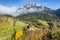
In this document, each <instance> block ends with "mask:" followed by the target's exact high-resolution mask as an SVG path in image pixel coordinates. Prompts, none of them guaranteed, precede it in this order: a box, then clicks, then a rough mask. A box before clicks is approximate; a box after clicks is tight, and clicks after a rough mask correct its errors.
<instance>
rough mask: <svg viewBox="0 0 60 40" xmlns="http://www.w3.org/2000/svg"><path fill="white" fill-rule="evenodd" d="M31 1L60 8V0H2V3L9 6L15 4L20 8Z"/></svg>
mask: <svg viewBox="0 0 60 40" xmlns="http://www.w3.org/2000/svg"><path fill="white" fill-rule="evenodd" d="M30 3H39V4H42V5H44V6H47V7H49V8H52V9H58V8H60V0H0V4H1V5H4V6H7V7H12V6H15V7H17V8H19V7H20V6H22V5H25V4H30Z"/></svg>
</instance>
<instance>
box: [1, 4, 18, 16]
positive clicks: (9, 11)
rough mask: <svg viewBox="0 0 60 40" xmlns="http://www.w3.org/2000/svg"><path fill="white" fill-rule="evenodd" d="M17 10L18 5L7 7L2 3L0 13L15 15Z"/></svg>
mask: <svg viewBox="0 0 60 40" xmlns="http://www.w3.org/2000/svg"><path fill="white" fill-rule="evenodd" d="M16 10H17V8H16V7H6V6H4V5H1V4H0V14H8V15H12V16H15V12H16Z"/></svg>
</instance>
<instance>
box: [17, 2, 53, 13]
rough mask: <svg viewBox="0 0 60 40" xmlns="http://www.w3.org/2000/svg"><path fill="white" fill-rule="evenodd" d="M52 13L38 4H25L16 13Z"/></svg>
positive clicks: (49, 9)
mask: <svg viewBox="0 0 60 40" xmlns="http://www.w3.org/2000/svg"><path fill="white" fill-rule="evenodd" d="M42 11H43V12H52V11H53V9H51V8H48V7H45V6H42V5H40V4H36V3H33V4H26V5H24V6H22V7H20V8H18V9H17V13H30V12H42Z"/></svg>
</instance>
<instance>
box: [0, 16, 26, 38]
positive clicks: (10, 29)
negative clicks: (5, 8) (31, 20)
mask: <svg viewBox="0 0 60 40" xmlns="http://www.w3.org/2000/svg"><path fill="white" fill-rule="evenodd" d="M0 19H1V20H0V38H3V37H5V36H9V35H11V34H13V33H14V29H15V30H19V29H20V28H22V27H25V26H27V24H25V23H23V22H21V21H19V20H18V19H17V20H16V19H14V18H11V17H9V18H8V20H7V17H0ZM6 20H7V21H6ZM13 20H16V23H15V26H13V22H14V21H13Z"/></svg>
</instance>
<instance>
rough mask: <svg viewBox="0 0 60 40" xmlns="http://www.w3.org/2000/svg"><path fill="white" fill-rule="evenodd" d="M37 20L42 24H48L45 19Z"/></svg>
mask: <svg viewBox="0 0 60 40" xmlns="http://www.w3.org/2000/svg"><path fill="white" fill-rule="evenodd" d="M38 22H40V23H41V24H42V25H44V26H49V25H48V24H47V23H48V22H46V21H43V20H38Z"/></svg>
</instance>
